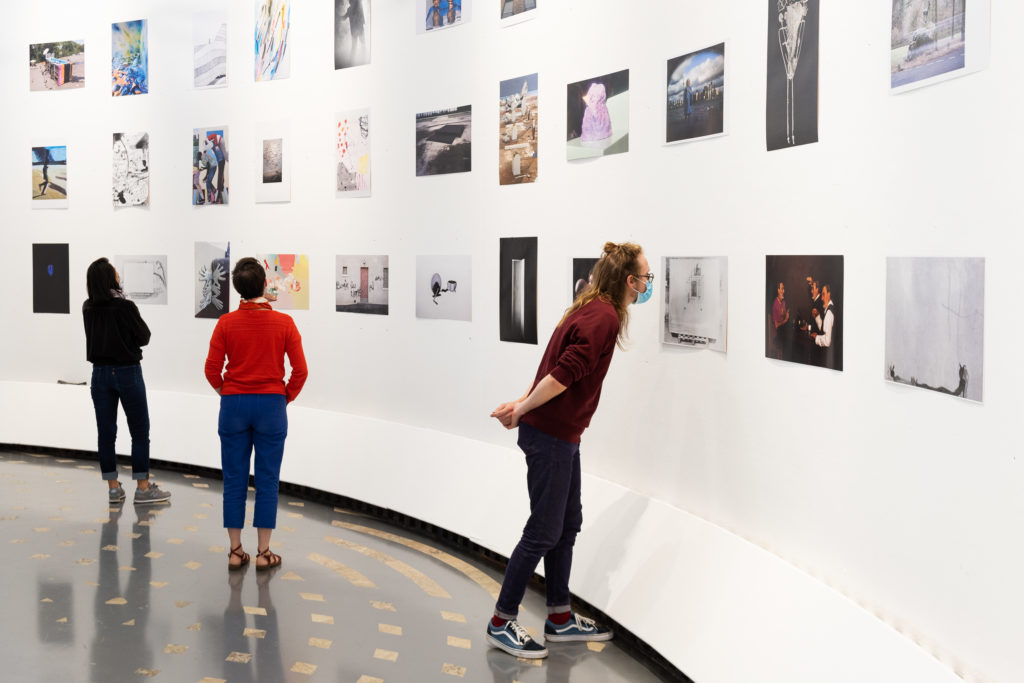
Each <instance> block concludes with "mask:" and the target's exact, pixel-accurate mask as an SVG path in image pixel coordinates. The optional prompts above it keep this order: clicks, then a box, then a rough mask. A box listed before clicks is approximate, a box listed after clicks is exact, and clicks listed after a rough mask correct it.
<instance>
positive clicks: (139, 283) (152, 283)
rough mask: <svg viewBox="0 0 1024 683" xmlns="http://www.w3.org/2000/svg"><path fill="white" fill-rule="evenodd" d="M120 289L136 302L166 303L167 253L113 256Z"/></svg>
mask: <svg viewBox="0 0 1024 683" xmlns="http://www.w3.org/2000/svg"><path fill="white" fill-rule="evenodd" d="M114 267H115V268H117V274H118V275H119V276H120V278H121V291H122V292H124V296H125V298H126V299H131V300H132V301H134V302H135V303H137V304H157V305H163V306H166V305H167V255H166V254H165V255H163V256H115V257H114Z"/></svg>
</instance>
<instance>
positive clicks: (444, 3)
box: [415, 0, 473, 33]
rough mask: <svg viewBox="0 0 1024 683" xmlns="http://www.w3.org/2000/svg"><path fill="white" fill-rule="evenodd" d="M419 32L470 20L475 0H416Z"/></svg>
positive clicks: (458, 24)
mask: <svg viewBox="0 0 1024 683" xmlns="http://www.w3.org/2000/svg"><path fill="white" fill-rule="evenodd" d="M415 2H416V17H417V24H416V25H417V29H416V32H417V33H426V32H427V31H431V32H436V31H439V30H441V29H446V28H452V27H453V26H461V25H462V24H464V23H466V22H468V21H469V18H470V10H471V9H472V5H473V0H415Z"/></svg>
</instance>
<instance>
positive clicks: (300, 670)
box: [292, 662, 316, 676]
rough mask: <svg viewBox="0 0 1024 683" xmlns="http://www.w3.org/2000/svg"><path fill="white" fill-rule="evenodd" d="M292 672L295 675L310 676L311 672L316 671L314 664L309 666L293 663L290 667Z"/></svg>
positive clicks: (307, 663)
mask: <svg viewBox="0 0 1024 683" xmlns="http://www.w3.org/2000/svg"><path fill="white" fill-rule="evenodd" d="M292 671H294V672H295V673H297V674H306V675H307V676H312V675H313V672H315V671H316V664H310V663H309V662H295V664H294V665H293V666H292Z"/></svg>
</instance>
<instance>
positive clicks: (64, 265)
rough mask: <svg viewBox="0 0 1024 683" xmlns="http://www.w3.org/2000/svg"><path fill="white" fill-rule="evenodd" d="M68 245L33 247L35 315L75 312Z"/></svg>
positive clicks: (38, 245)
mask: <svg viewBox="0 0 1024 683" xmlns="http://www.w3.org/2000/svg"><path fill="white" fill-rule="evenodd" d="M68 268H69V249H68V245H67V244H33V245H32V312H33V313H71V277H70V274H69V270H68Z"/></svg>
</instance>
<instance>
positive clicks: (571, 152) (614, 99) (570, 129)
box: [565, 69, 629, 161]
mask: <svg viewBox="0 0 1024 683" xmlns="http://www.w3.org/2000/svg"><path fill="white" fill-rule="evenodd" d="M565 102H566V113H565V140H566V158H567V159H568V160H569V161H573V160H575V159H589V158H592V157H601V156H609V155H612V154H622V153H624V152H628V151H629V69H624V70H622V71H616V72H615V73H610V74H605V75H603V76H596V77H594V78H588V79H585V80H582V81H576V82H575V83H570V84H569V85H567V86H566V100H565Z"/></svg>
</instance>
